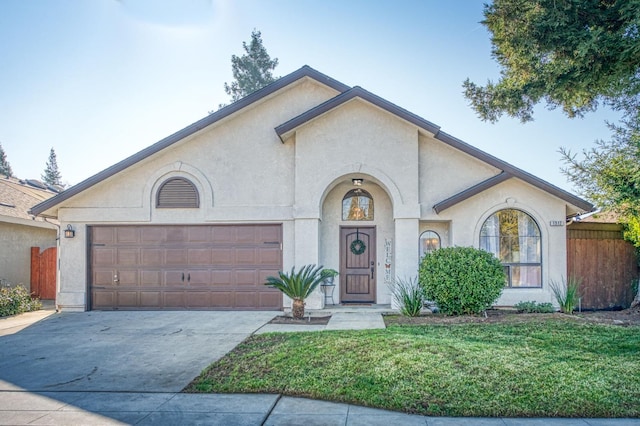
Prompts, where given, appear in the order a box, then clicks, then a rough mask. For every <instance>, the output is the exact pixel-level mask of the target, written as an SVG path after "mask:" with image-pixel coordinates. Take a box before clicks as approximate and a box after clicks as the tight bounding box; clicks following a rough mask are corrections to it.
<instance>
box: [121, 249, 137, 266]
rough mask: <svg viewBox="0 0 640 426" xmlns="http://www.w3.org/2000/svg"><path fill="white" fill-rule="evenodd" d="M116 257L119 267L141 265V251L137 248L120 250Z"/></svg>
mask: <svg viewBox="0 0 640 426" xmlns="http://www.w3.org/2000/svg"><path fill="white" fill-rule="evenodd" d="M116 256H117V259H118V265H139V264H140V251H139V250H138V249H136V248H119V249H118V251H117V255H116Z"/></svg>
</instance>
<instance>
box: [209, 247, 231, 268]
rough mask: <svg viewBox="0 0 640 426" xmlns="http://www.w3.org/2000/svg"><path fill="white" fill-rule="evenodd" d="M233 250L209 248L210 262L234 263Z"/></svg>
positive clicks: (221, 264) (218, 263)
mask: <svg viewBox="0 0 640 426" xmlns="http://www.w3.org/2000/svg"><path fill="white" fill-rule="evenodd" d="M235 258H236V257H235V252H234V251H233V250H229V249H228V248H214V249H211V263H212V264H213V265H220V266H232V265H233V264H234V263H235Z"/></svg>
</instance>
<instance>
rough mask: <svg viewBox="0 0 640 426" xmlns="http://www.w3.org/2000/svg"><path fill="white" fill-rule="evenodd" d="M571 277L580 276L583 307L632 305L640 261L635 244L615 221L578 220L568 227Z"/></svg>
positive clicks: (568, 254)
mask: <svg viewBox="0 0 640 426" xmlns="http://www.w3.org/2000/svg"><path fill="white" fill-rule="evenodd" d="M567 276H569V277H570V276H576V277H579V278H580V279H581V280H582V282H581V286H580V295H581V296H582V308H583V309H615V308H628V307H629V305H630V304H631V302H632V301H633V298H634V296H635V295H634V294H633V290H632V282H633V281H634V280H636V279H638V263H637V260H636V255H635V249H634V247H633V245H632V244H630V243H628V242H626V241H625V240H623V239H622V226H621V225H618V224H614V223H595V222H584V223H580V222H576V223H572V224H570V225H569V226H567Z"/></svg>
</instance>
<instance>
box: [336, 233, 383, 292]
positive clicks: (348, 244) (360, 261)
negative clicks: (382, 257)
mask: <svg viewBox="0 0 640 426" xmlns="http://www.w3.org/2000/svg"><path fill="white" fill-rule="evenodd" d="M340 301H341V302H342V303H375V302H376V228H375V226H358V227H351V226H349V227H341V228H340Z"/></svg>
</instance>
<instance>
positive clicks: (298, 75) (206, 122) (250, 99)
mask: <svg viewBox="0 0 640 426" xmlns="http://www.w3.org/2000/svg"><path fill="white" fill-rule="evenodd" d="M304 77H309V78H312V79H314V80H316V81H318V82H320V83H322V84H324V85H326V86H329V87H330V88H332V89H334V90H336V91H338V92H345V91H347V90H349V89H350V87H349V86H347V85H346V84H343V83H340V82H339V81H337V80H334V79H333V78H331V77H329V76H327V75H325V74H322V73H321V72H319V71H316V70H314V69H313V68H311V67H310V66H308V65H305V66H303V67H302V68H300V69H298V70H296V71H294V72H292V73H291V74H288V75H286V76H284V77H281V78H279V79H278V80H276V81H274V82H273V83H271V84H269V85H268V86H265V87H263V88H262V89H260V90H257V91H255V92H253V93H251V94H250V95H248V96H246V97H244V98H242V99H240V100H238V101H236V102H234V103H232V104H230V105H227V106H226V107H224V108H222V109H220V110H218V111H216V112H214V113H213V114H210V115H208V116H207V117H204V118H203V119H201V120H198V121H196V122H195V123H193V124H191V125H189V126H187V127H185V128H184V129H182V130H179V131H178V132H176V133H174V134H172V135H170V136H168V137H166V138H164V139H162V140H160V141H158V142H156V143H155V144H153V145H151V146H148V147H147V148H145V149H143V150H142V151H140V152H138V153H136V154H133V155H132V156H130V157H128V158H126V159H124V160H122V161H120V162H119V163H116V164H114V165H113V166H111V167H108V168H106V169H104V170H103V171H101V172H99V173H97V174H95V175H93V176H91V177H90V178H88V179H85V180H84V181H82V182H80V183H79V184H77V185H74V186H72V187H71V188H69V189H67V190H65V191H63V192H61V193H60V194H58V195H56V196H55V197H52V198H49V199H48V200H46V201H43V202H42V203H40V204H37V205H35V206H33V207H32V208H31V210H30V213H31V214H33V215H36V216H37V215H39V214H41V213H42V212H44V211H46V210H48V209H50V208H52V207H54V206H56V205H57V204H59V203H61V202H63V201H65V200H68V199H69V198H71V197H73V196H74V195H77V194H79V193H80V192H82V191H84V190H86V189H88V188H90V187H92V186H94V185H96V184H98V183H100V182H102V181H103V180H105V179H107V178H109V177H111V176H113V175H115V174H116V173H119V172H121V171H122V170H124V169H126V168H128V167H130V166H132V165H134V164H136V163H138V162H139V161H141V160H144V159H145V158H147V157H149V156H151V155H153V154H155V153H157V152H159V151H162V150H163V149H165V148H167V147H169V146H171V145H173V144H174V143H176V142H178V141H180V140H182V139H184V138H186V137H188V136H191V135H193V134H194V133H196V132H198V131H200V130H202V129H204V128H205V127H207V126H210V125H211V124H213V123H215V122H217V121H220V120H222V119H223V118H225V117H228V116H229V115H231V114H233V113H235V112H237V111H239V110H241V109H243V108H245V107H247V106H249V105H251V104H252V103H254V102H257V101H259V100H261V99H263V98H265V97H267V96H269V95H271V94H272V93H274V92H276V91H278V90H280V89H282V88H284V87H286V86H288V85H290V84H291V83H293V82H295V81H297V80H300V79H302V78H304Z"/></svg>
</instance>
